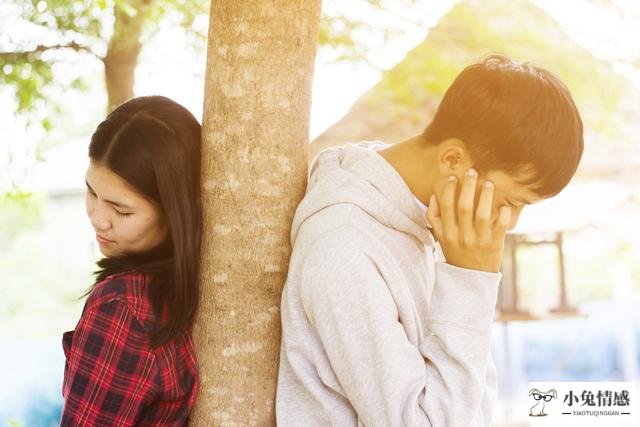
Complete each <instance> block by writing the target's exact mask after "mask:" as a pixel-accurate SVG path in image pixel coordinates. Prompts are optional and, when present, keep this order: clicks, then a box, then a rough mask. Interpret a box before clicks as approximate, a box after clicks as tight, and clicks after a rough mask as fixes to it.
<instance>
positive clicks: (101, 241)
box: [96, 234, 113, 245]
mask: <svg viewBox="0 0 640 427" xmlns="http://www.w3.org/2000/svg"><path fill="white" fill-rule="evenodd" d="M96 240H97V241H98V243H102V244H103V245H108V244H109V243H113V240H109V239H105V238H104V237H102V236H99V235H97V234H96Z"/></svg>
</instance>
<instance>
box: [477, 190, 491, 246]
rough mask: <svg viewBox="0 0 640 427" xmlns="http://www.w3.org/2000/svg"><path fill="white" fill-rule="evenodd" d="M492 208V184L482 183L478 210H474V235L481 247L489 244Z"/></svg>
mask: <svg viewBox="0 0 640 427" xmlns="http://www.w3.org/2000/svg"><path fill="white" fill-rule="evenodd" d="M492 208H493V183H492V182H491V181H485V182H483V183H482V190H480V197H479V198H478V209H477V210H476V235H477V236H478V243H479V244H480V245H481V246H487V245H489V243H490V242H491V228H490V226H491V209H492Z"/></svg>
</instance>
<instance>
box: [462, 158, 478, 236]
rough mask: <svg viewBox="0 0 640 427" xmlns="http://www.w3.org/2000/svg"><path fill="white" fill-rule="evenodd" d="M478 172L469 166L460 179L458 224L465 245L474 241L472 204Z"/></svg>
mask: <svg viewBox="0 0 640 427" xmlns="http://www.w3.org/2000/svg"><path fill="white" fill-rule="evenodd" d="M477 177H478V173H477V172H476V170H475V169H473V168H470V169H469V170H467V173H466V174H465V176H464V179H463V181H462V188H461V189H460V198H459V199H458V226H459V228H460V233H461V236H462V240H463V242H464V244H465V245H466V246H467V247H470V246H472V245H473V244H474V243H475V239H476V237H475V230H474V228H473V205H474V202H475V196H476V180H477Z"/></svg>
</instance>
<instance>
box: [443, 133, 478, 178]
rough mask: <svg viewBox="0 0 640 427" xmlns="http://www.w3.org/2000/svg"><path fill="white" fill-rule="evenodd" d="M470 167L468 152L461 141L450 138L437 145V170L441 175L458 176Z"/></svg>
mask: <svg viewBox="0 0 640 427" xmlns="http://www.w3.org/2000/svg"><path fill="white" fill-rule="evenodd" d="M471 166H472V165H471V160H470V158H469V152H468V151H467V147H466V145H465V143H464V142H463V141H461V140H459V139H457V138H451V139H447V140H445V141H443V142H441V143H440V144H439V145H438V169H439V171H440V173H441V174H442V175H456V176H459V175H461V174H464V172H466V170H467V169H469V168H470V167H471Z"/></svg>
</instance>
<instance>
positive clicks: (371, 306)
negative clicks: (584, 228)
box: [276, 143, 500, 426]
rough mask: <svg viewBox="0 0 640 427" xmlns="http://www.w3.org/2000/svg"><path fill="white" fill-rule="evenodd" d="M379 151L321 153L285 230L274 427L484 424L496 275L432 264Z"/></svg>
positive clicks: (423, 234) (420, 227)
mask: <svg viewBox="0 0 640 427" xmlns="http://www.w3.org/2000/svg"><path fill="white" fill-rule="evenodd" d="M378 147H379V143H378V144H377V145H376V144H375V143H362V144H359V145H357V146H353V145H348V146H346V147H340V148H335V149H330V150H327V151H326V152H324V153H322V154H321V155H320V156H319V158H318V159H316V163H315V164H314V168H313V169H312V173H311V178H310V182H309V187H308V189H307V195H306V196H305V199H304V200H303V201H302V203H301V204H300V206H299V207H298V210H297V212H296V217H295V219H294V224H293V227H292V245H293V254H292V258H291V262H290V266H289V275H288V278H287V283H286V285H285V289H284V291H283V297H282V323H283V336H282V349H281V360H280V372H279V379H278V391H277V402H276V410H277V421H278V424H279V425H285V426H288V425H296V426H300V425H356V424H364V425H385V426H386V425H447V426H452V425H453V426H455V425H461V426H469V425H486V424H488V420H489V418H490V415H491V407H492V400H493V399H494V398H495V367H494V365H493V362H492V360H491V357H490V328H491V320H492V317H493V311H494V307H495V301H496V295H497V288H498V282H499V279H500V275H499V274H497V273H486V272H479V271H473V270H466V269H461V268H457V267H454V266H451V265H448V264H445V263H442V262H435V259H434V252H435V248H436V245H435V244H434V241H433V238H432V236H431V234H430V233H429V232H428V231H427V228H426V222H425V219H424V216H423V214H422V212H420V209H419V208H418V205H417V204H416V203H415V200H414V198H413V195H412V193H411V191H410V190H409V188H408V187H407V186H406V184H405V183H404V181H403V179H402V177H401V176H400V175H398V174H397V173H396V171H395V170H394V169H393V168H392V167H391V166H390V165H389V164H388V163H387V162H386V161H385V160H384V159H383V158H382V157H380V156H379V155H378V154H376V153H375V152H374V150H375V149H376V148H378Z"/></svg>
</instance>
